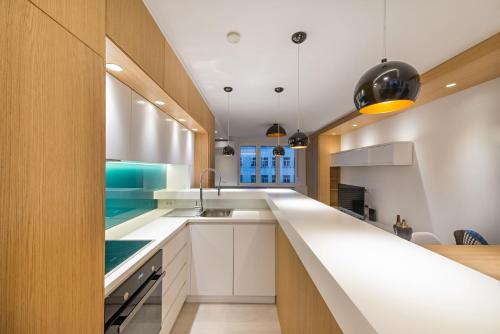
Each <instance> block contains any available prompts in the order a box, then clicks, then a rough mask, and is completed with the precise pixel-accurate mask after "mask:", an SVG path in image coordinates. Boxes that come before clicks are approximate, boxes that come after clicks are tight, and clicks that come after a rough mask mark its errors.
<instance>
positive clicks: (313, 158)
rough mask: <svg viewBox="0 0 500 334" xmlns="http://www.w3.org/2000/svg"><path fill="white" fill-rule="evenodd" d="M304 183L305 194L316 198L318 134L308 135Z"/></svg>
mask: <svg viewBox="0 0 500 334" xmlns="http://www.w3.org/2000/svg"><path fill="white" fill-rule="evenodd" d="M306 156H307V158H306V163H307V167H306V171H307V175H306V183H307V196H309V197H311V198H314V199H318V136H317V135H312V136H309V145H308V146H307V149H306Z"/></svg>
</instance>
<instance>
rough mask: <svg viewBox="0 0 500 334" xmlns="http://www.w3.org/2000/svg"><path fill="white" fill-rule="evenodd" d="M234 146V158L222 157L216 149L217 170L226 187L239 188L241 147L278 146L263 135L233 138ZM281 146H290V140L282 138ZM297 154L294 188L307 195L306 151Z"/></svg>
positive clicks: (266, 185)
mask: <svg viewBox="0 0 500 334" xmlns="http://www.w3.org/2000/svg"><path fill="white" fill-rule="evenodd" d="M231 142H232V146H233V147H234V150H235V153H236V154H235V155H234V157H225V156H223V155H222V149H216V152H215V153H216V154H215V169H217V171H218V172H219V173H221V175H222V184H223V185H224V186H238V185H239V184H238V183H239V161H240V156H239V153H240V152H239V147H240V146H244V145H255V146H260V145H265V146H276V144H277V139H271V138H267V137H265V134H264V133H263V134H262V137H259V138H237V137H231ZM280 144H281V145H282V146H286V145H288V138H280ZM295 152H296V154H297V165H296V168H297V170H296V173H297V178H296V183H295V186H293V187H294V188H295V189H296V190H297V191H300V192H302V193H306V190H307V188H306V151H305V150H302V149H301V150H296V151H295ZM244 186H245V187H247V186H252V185H249V184H244ZM255 186H261V187H273V186H278V187H279V186H283V185H279V184H278V185H272V184H263V185H259V184H255Z"/></svg>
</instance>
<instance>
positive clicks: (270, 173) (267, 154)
mask: <svg viewBox="0 0 500 334" xmlns="http://www.w3.org/2000/svg"><path fill="white" fill-rule="evenodd" d="M273 148H274V147H273V146H261V147H260V171H259V172H260V183H270V181H271V183H275V182H276V158H275V157H274V156H273ZM269 161H272V163H271V165H270V164H269Z"/></svg>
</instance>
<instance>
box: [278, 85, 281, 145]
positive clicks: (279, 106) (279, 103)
mask: <svg viewBox="0 0 500 334" xmlns="http://www.w3.org/2000/svg"><path fill="white" fill-rule="evenodd" d="M280 112H281V96H280V93H278V115H279V114H280ZM280 136H281V133H280V121H279V120H278V146H280Z"/></svg>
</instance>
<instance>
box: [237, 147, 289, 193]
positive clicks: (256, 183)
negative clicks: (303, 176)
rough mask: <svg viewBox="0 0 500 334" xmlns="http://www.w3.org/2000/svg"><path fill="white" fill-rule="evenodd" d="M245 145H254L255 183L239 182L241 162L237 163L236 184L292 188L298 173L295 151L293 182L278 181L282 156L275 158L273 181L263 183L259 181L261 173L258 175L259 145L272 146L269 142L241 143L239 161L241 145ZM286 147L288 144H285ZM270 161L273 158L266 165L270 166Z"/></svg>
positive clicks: (239, 150) (259, 164)
mask: <svg viewBox="0 0 500 334" xmlns="http://www.w3.org/2000/svg"><path fill="white" fill-rule="evenodd" d="M245 146H255V181H256V182H255V183H244V182H241V164H240V163H238V185H239V186H244V187H268V188H272V187H287V188H292V187H295V186H296V185H297V179H298V173H297V170H298V168H297V166H298V154H297V151H295V153H294V163H293V165H294V175H295V177H294V181H295V182H293V183H292V182H290V183H282V182H280V180H281V159H283V157H276V158H275V161H276V166H275V167H274V168H276V175H275V182H267V183H263V182H261V175H260V168H261V155H260V153H261V147H272V145H270V144H250V143H248V144H247V143H241V144H239V145H238V161H241V147H245ZM287 147H288V146H287ZM272 161H273V159H271V161H268V166H271V165H272ZM291 163H292V161H291V159H290V164H291ZM269 181H272V178H271V180H269Z"/></svg>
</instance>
